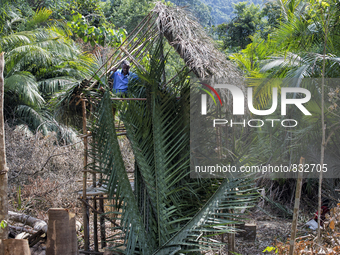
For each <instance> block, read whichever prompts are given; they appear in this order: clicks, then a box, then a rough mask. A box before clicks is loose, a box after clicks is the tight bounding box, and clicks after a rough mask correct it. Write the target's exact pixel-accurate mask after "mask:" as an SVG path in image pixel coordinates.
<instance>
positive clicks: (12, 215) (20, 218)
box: [8, 211, 47, 233]
mask: <svg viewBox="0 0 340 255" xmlns="http://www.w3.org/2000/svg"><path fill="white" fill-rule="evenodd" d="M8 216H9V219H10V220H13V221H16V222H21V223H24V224H27V225H28V226H31V227H32V228H33V229H34V230H36V231H39V230H42V231H44V233H47V223H46V222H45V221H43V220H40V219H37V218H34V217H31V216H29V215H26V214H23V213H17V212H12V211H8Z"/></svg>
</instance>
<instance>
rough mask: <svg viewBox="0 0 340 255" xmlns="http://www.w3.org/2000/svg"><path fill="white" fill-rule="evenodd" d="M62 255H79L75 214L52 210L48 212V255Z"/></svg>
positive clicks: (65, 210)
mask: <svg viewBox="0 0 340 255" xmlns="http://www.w3.org/2000/svg"><path fill="white" fill-rule="evenodd" d="M18 254H20V253H18ZM60 254H63V255H76V254H78V244H77V234H76V221H75V214H74V213H69V212H68V210H67V209H64V208H52V209H49V210H48V230H47V244H46V255H60Z"/></svg>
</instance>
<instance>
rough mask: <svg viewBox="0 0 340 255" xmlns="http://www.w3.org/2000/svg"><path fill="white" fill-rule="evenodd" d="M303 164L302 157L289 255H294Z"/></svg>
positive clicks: (302, 159) (301, 159)
mask: <svg viewBox="0 0 340 255" xmlns="http://www.w3.org/2000/svg"><path fill="white" fill-rule="evenodd" d="M304 164H305V159H304V158H303V157H301V158H300V166H299V172H298V179H297V181H296V191H295V205H294V215H293V223H292V234H291V236H290V248H289V255H293V254H294V248H295V247H294V246H295V237H296V227H297V221H298V216H299V206H300V199H301V188H302V178H303V166H304Z"/></svg>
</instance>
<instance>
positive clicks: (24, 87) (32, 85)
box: [5, 72, 45, 107]
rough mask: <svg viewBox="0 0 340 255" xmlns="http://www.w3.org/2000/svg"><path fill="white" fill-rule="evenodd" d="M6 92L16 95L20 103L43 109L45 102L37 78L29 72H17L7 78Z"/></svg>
mask: <svg viewBox="0 0 340 255" xmlns="http://www.w3.org/2000/svg"><path fill="white" fill-rule="evenodd" d="M5 92H6V93H8V92H11V93H12V94H15V96H16V97H17V99H18V100H19V101H20V102H22V103H24V104H27V105H30V106H36V107H41V106H42V104H43V103H44V102H45V101H44V99H43V98H42V96H41V95H40V93H39V89H38V83H37V82H36V80H35V77H34V76H33V75H32V74H31V73H29V72H17V73H14V74H13V75H11V76H9V77H8V78H5Z"/></svg>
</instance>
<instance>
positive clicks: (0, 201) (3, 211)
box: [0, 52, 8, 248]
mask: <svg viewBox="0 0 340 255" xmlns="http://www.w3.org/2000/svg"><path fill="white" fill-rule="evenodd" d="M4 55H5V53H4V52H2V53H0V108H1V109H0V223H1V221H7V219H8V197H7V193H8V175H7V172H8V167H7V163H6V144H5V127H4V110H3V109H4V86H5V82H4V76H3V71H4V68H5V57H4ZM7 237H8V227H5V228H1V227H0V239H7ZM0 246H1V245H0ZM0 248H1V247H0Z"/></svg>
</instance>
